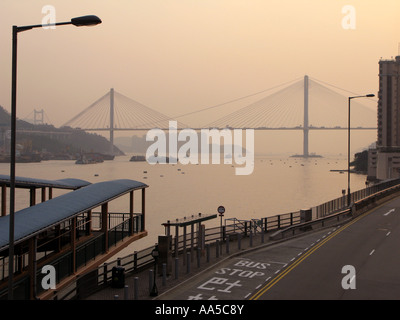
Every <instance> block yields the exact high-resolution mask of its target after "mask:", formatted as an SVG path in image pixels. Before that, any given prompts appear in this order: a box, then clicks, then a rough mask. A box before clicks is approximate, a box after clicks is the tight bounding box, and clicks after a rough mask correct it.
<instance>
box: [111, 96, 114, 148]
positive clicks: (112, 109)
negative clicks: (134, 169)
mask: <svg viewBox="0 0 400 320" xmlns="http://www.w3.org/2000/svg"><path fill="white" fill-rule="evenodd" d="M110 154H111V155H113V154H114V89H113V88H111V89H110Z"/></svg>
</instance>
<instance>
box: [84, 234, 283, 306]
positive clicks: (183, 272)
mask: <svg viewBox="0 0 400 320" xmlns="http://www.w3.org/2000/svg"><path fill="white" fill-rule="evenodd" d="M275 242H276V241H271V240H269V233H267V234H264V235H262V234H261V233H257V234H256V235H253V236H252V239H250V237H244V238H241V240H240V248H239V242H238V240H236V239H235V240H231V241H229V245H228V247H229V248H227V243H226V242H225V243H222V245H221V244H220V246H219V254H217V250H216V244H215V243H213V244H210V246H209V247H210V249H209V261H208V262H207V250H204V252H203V253H202V255H201V258H200V266H199V265H198V262H197V252H193V254H190V258H191V259H190V260H191V262H190V270H189V272H188V265H187V262H186V260H187V256H184V255H183V254H181V255H179V257H178V278H177V279H176V277H175V257H173V258H172V268H171V270H172V271H171V273H170V274H168V275H167V277H166V280H165V284H163V277H162V276H161V275H160V272H159V270H157V276H156V286H157V290H158V296H160V295H163V298H164V299H165V294H167V292H168V291H169V290H171V289H172V288H175V287H177V286H179V285H180V284H182V283H184V282H185V281H188V280H189V279H191V278H193V277H197V276H201V274H202V273H203V272H205V271H207V270H208V269H209V268H212V267H215V266H216V265H217V264H219V263H221V262H223V261H225V260H226V259H229V258H232V257H234V256H237V255H240V254H242V253H245V252H248V251H249V250H254V249H258V248H261V247H263V246H267V245H270V244H272V243H275ZM227 250H229V253H228V252H227ZM150 270H153V268H148V269H146V270H143V271H141V272H139V273H135V274H132V273H129V274H125V288H112V287H111V285H107V286H106V287H104V288H103V289H101V290H100V291H98V292H96V293H94V294H92V295H90V296H89V297H86V298H85V300H124V299H127V300H134V281H135V278H137V280H136V281H137V282H138V284H137V287H138V290H137V291H138V294H137V296H138V298H137V300H152V299H157V297H151V296H150V291H151V289H152V287H150V283H152V282H153V281H152V280H150V276H151V275H152V274H153V273H151V272H152V271H150ZM151 279H153V277H151Z"/></svg>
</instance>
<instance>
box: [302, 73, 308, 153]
mask: <svg viewBox="0 0 400 320" xmlns="http://www.w3.org/2000/svg"><path fill="white" fill-rule="evenodd" d="M308 131H309V126H308V76H307V75H305V76H304V123H303V157H304V158H308Z"/></svg>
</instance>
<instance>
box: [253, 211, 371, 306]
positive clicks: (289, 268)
mask: <svg viewBox="0 0 400 320" xmlns="http://www.w3.org/2000/svg"><path fill="white" fill-rule="evenodd" d="M376 209H377V208H375V209H374V210H376ZM374 210H371V211H369V212H366V213H364V214H362V215H360V216H359V217H357V218H356V219H354V220H353V221H351V222H349V223H348V224H346V225H344V226H343V227H341V228H340V229H338V230H336V231H335V232H334V233H332V234H331V235H329V236H328V237H326V238H325V239H324V240H323V241H321V242H320V243H318V244H317V245H316V246H314V247H313V248H312V249H310V250H309V251H307V252H306V253H305V254H304V255H302V256H301V257H300V258H299V259H298V260H295V262H294V263H293V264H291V265H290V266H289V267H288V268H287V269H285V270H284V271H283V272H282V273H280V274H279V275H278V276H277V277H275V278H274V279H273V280H272V281H271V282H269V283H267V284H266V285H265V286H264V287H262V288H261V289H260V290H259V291H257V292H256V293H255V294H254V295H253V296H251V297H250V300H257V299H259V298H260V297H261V296H262V295H263V294H264V293H266V292H267V291H268V290H269V289H271V288H272V287H273V286H274V285H275V284H276V283H278V282H279V281H280V280H281V279H282V278H283V277H285V276H286V275H287V274H288V273H289V272H290V271H292V270H293V269H294V268H296V267H297V266H298V265H299V264H300V263H301V262H303V261H304V260H305V259H306V258H307V257H308V256H310V255H311V254H312V253H313V252H315V251H316V250H317V249H318V248H320V247H321V246H323V245H324V244H325V243H326V242H328V241H329V240H331V239H332V238H333V237H335V236H337V235H338V234H339V233H340V232H342V231H343V230H345V229H346V228H348V227H350V226H351V225H352V224H353V223H355V222H357V221H358V220H360V219H361V218H362V217H365V216H366V215H368V214H369V213H371V212H373V211H374Z"/></svg>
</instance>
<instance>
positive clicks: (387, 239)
mask: <svg viewBox="0 0 400 320" xmlns="http://www.w3.org/2000/svg"><path fill="white" fill-rule="evenodd" d="M251 299H254V300H257V299H332V300H350V299H363V300H366V299H387V300H389V299H396V300H397V299H400V199H396V200H393V201H390V202H388V203H386V204H385V205H383V206H380V207H378V208H376V209H375V210H373V211H371V212H368V213H367V214H365V215H363V216H361V217H359V218H358V219H355V220H354V221H352V222H351V223H349V224H347V225H345V226H343V227H341V228H339V229H337V230H336V231H334V232H332V233H331V234H330V235H329V236H328V237H326V238H325V239H324V240H323V241H321V242H320V243H319V244H318V245H316V246H314V247H313V248H312V249H309V250H308V251H307V252H305V253H304V255H303V257H302V258H301V259H299V260H298V261H296V262H294V263H293V264H292V265H290V266H289V267H288V268H287V269H286V270H285V271H283V272H282V273H281V274H280V275H279V276H278V277H276V278H275V279H273V280H272V281H271V282H269V283H266V284H265V285H264V286H263V287H262V288H260V290H258V291H257V292H256V293H255V294H253V295H252V297H251Z"/></svg>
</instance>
